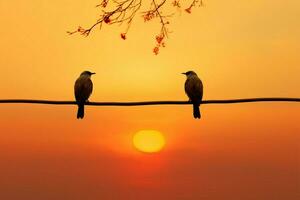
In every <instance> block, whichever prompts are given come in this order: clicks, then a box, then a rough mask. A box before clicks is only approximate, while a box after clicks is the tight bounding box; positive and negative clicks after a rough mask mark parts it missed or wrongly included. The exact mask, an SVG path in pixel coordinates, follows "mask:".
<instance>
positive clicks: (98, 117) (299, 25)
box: [0, 0, 300, 200]
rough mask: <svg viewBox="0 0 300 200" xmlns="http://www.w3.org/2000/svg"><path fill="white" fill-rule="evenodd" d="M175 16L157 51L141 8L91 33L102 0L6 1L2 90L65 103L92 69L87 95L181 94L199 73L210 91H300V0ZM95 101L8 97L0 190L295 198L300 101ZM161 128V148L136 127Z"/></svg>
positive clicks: (80, 195) (15, 195)
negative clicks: (128, 24)
mask: <svg viewBox="0 0 300 200" xmlns="http://www.w3.org/2000/svg"><path fill="white" fill-rule="evenodd" d="M204 2H205V4H206V6H205V7H203V8H199V9H194V10H193V13H192V14H191V15H189V14H187V13H184V12H182V13H181V14H179V13H178V14H177V15H175V16H174V17H173V18H172V19H171V24H170V30H171V31H172V34H171V35H170V38H169V39H168V40H167V41H166V45H167V47H166V48H164V49H161V52H160V54H159V55H158V56H155V55H153V53H152V48H153V47H154V45H155V35H156V34H157V33H158V32H159V29H160V26H159V24H158V22H157V21H153V22H149V23H144V22H143V19H142V18H139V17H137V18H136V20H135V21H134V24H133V26H132V28H131V29H130V31H129V33H128V35H127V40H125V41H123V40H121V39H120V33H121V32H123V31H124V29H125V27H118V26H104V27H103V30H101V31H98V30H95V32H93V33H92V34H91V35H90V37H88V38H84V37H81V36H79V35H74V36H68V35H67V34H66V31H68V30H73V29H74V28H76V27H77V26H78V25H83V26H84V25H89V24H91V23H93V22H94V20H95V19H96V16H97V13H98V12H97V9H95V8H94V5H96V4H98V3H99V1H96V0H93V1H86V2H85V1H70V0H59V1H58V0H53V1H41V0H40V1H33V0H28V1H17V0H10V1H4V0H0V12H1V18H0V24H1V26H2V28H1V37H0V45H1V57H0V66H1V74H2V76H1V79H0V91H1V95H0V99H5V98H33V99H53V100H71V99H73V98H74V97H73V84H74V81H75V80H76V78H77V77H78V75H79V74H80V73H81V72H82V71H83V70H86V69H88V70H91V71H95V72H96V73H97V74H96V75H95V76H94V77H93V82H94V92H93V95H92V96H91V98H90V100H91V101H138V100H186V99H187V97H186V96H185V93H184V90H183V84H184V81H185V77H184V76H183V75H181V74H180V73H181V72H184V71H187V70H191V69H192V70H194V71H196V72H197V73H198V75H199V76H200V78H201V79H202V81H203V82H204V99H226V98H246V97H262V96H266V97H267V96H286V97H299V96H300V90H299V88H300V78H299V75H300V65H299V63H300V57H299V52H300V21H299V18H300V2H299V1H297V0H288V1H285V2H282V1H278V0H275V1H274V0H254V1H250V2H249V1H239V2H238V1H233V0H227V1H221V0H216V1H204ZM201 110H202V116H203V118H202V119H201V120H200V121H199V120H194V119H193V118H192V113H191V107H189V106H148V107H88V108H87V109H86V117H85V118H84V120H77V119H76V107H75V106H51V105H22V104H19V105H9V104H3V105H0V113H1V115H0V177H1V178H0V199H9V200H10V199H12V200H15V199H33V200H35V199H72V200H73V199H75V200H76V199H78V200H79V199H91V200H94V199H108V200H110V199H154V198H155V199H157V200H160V199H178V200H179V199H188V200H189V199H191V200H192V199H207V200H217V199H233V200H235V199H236V200H238V199H247V200H248V199H249V200H252V199H253V200H254V199H255V200H260V199H261V200H263V199H280V200H286V199H288V200H296V199H299V196H300V193H299V191H300V170H299V169H300V166H299V165H300V155H299V154H300V150H299V144H300V137H299V133H300V124H299V120H298V119H299V118H300V105H299V104H297V103H256V104H234V105H205V106H203V107H202V108H201ZM141 129H155V130H159V131H161V132H162V133H163V134H164V135H165V137H166V140H167V145H166V147H165V149H164V150H163V151H162V152H161V153H158V154H154V155H145V154H142V153H139V152H137V151H136V150H135V149H134V148H133V147H132V143H131V138H132V135H133V134H134V133H135V132H137V131H138V130H141Z"/></svg>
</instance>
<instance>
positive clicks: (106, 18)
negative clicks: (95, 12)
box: [104, 16, 111, 24]
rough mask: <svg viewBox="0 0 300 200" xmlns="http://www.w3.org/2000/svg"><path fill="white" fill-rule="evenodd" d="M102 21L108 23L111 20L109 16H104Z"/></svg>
mask: <svg viewBox="0 0 300 200" xmlns="http://www.w3.org/2000/svg"><path fill="white" fill-rule="evenodd" d="M104 22H105V23H107V24H109V23H110V22H111V20H110V19H109V16H105V17H104Z"/></svg>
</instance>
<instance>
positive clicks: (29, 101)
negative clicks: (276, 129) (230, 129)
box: [0, 97, 300, 106]
mask: <svg viewBox="0 0 300 200" xmlns="http://www.w3.org/2000/svg"><path fill="white" fill-rule="evenodd" d="M250 102H300V98H287V97H268V98H246V99H226V100H204V101H202V102H201V103H200V104H232V103H250ZM1 103H27V104H54V105H76V102H75V101H52V100H34V99H0V104H1ZM189 104H191V102H190V101H143V102H86V105H89V106H148V105H189Z"/></svg>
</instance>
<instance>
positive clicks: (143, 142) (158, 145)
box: [133, 130, 166, 153]
mask: <svg viewBox="0 0 300 200" xmlns="http://www.w3.org/2000/svg"><path fill="white" fill-rule="evenodd" d="M165 144H166V142H165V138H164V136H163V135H162V134H161V133H160V132H159V131H155V130H141V131H139V132H137V133H135V134H134V136H133V146H134V147H135V148H136V149H137V150H139V151H141V152H145V153H155V152H159V151H160V150H161V149H162V148H163V147H164V146H165Z"/></svg>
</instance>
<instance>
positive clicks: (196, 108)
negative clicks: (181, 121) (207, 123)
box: [193, 104, 201, 119]
mask: <svg viewBox="0 0 300 200" xmlns="http://www.w3.org/2000/svg"><path fill="white" fill-rule="evenodd" d="M199 106H200V105H199V104H193V110H194V112H193V114H194V118H195V119H197V118H198V119H200V118H201V114H200V108H199Z"/></svg>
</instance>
